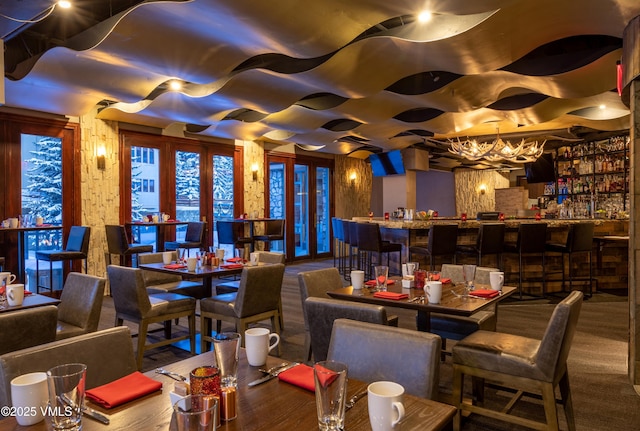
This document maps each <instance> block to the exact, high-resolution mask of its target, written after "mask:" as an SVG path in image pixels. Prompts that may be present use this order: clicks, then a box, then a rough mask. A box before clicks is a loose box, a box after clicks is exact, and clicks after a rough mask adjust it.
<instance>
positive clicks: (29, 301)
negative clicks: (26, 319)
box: [0, 293, 60, 313]
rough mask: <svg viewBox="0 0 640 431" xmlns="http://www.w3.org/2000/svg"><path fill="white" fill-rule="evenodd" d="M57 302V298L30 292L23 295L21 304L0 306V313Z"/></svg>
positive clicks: (56, 303) (58, 301)
mask: <svg viewBox="0 0 640 431" xmlns="http://www.w3.org/2000/svg"><path fill="white" fill-rule="evenodd" d="M59 303H60V300H59V299H57V298H53V297H51V296H46V295H38V294H37V293H32V294H30V295H25V297H24V299H23V300H22V305H13V306H9V304H7V305H6V306H5V307H3V308H0V313H4V312H7V311H16V310H24V309H25V308H35V307H43V306H45V305H58V304H59Z"/></svg>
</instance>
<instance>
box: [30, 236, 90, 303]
mask: <svg viewBox="0 0 640 431" xmlns="http://www.w3.org/2000/svg"><path fill="white" fill-rule="evenodd" d="M90 236H91V228H90V227H88V226H71V229H70V230H69V237H68V238H67V245H66V246H65V248H64V250H41V251H37V252H36V293H40V287H44V286H40V261H41V260H44V261H47V262H49V287H48V289H49V291H52V292H53V262H72V261H74V260H83V261H84V272H85V273H86V272H87V258H88V256H89V238H90Z"/></svg>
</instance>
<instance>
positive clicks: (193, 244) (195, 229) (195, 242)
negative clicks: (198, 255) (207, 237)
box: [164, 221, 206, 256]
mask: <svg viewBox="0 0 640 431" xmlns="http://www.w3.org/2000/svg"><path fill="white" fill-rule="evenodd" d="M205 226H206V224H205V222H202V221H191V222H189V223H188V224H187V232H186V233H185V235H184V241H165V243H164V249H165V251H177V250H178V249H179V248H186V249H187V256H191V254H190V253H191V249H192V248H196V249H198V250H200V249H202V248H204V231H205Z"/></svg>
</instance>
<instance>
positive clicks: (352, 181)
mask: <svg viewBox="0 0 640 431" xmlns="http://www.w3.org/2000/svg"><path fill="white" fill-rule="evenodd" d="M356 179H358V176H357V175H356V173H355V172H351V175H349V181H351V185H352V186H355V185H356Z"/></svg>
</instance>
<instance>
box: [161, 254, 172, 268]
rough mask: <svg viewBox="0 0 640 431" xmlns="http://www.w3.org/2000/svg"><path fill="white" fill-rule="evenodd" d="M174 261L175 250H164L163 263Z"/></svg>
mask: <svg viewBox="0 0 640 431" xmlns="http://www.w3.org/2000/svg"><path fill="white" fill-rule="evenodd" d="M171 262H173V252H172V251H163V252H162V263H164V264H165V265H168V264H170V263H171Z"/></svg>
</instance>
